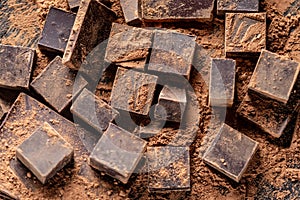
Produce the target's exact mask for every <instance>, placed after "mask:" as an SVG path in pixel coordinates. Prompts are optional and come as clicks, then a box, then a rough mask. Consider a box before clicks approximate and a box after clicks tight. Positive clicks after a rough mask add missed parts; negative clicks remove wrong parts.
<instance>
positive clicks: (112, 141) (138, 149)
mask: <svg viewBox="0 0 300 200" xmlns="http://www.w3.org/2000/svg"><path fill="white" fill-rule="evenodd" d="M146 144H147V142H145V141H144V140H142V139H140V138H138V137H136V136H135V135H133V134H131V133H129V132H127V131H125V130H124V129H122V128H120V127H118V126H116V125H114V124H110V125H109V127H108V129H107V130H106V131H105V132H104V133H103V135H102V137H101V139H100V140H99V142H98V143H97V145H96V146H95V148H94V150H93V152H92V153H91V156H90V165H91V166H92V167H94V168H96V169H98V170H101V171H103V172H105V173H106V174H108V175H110V176H111V177H113V178H116V179H118V180H120V181H121V182H123V183H124V184H126V183H127V182H128V180H129V178H130V176H131V174H132V173H133V171H134V169H135V167H136V166H137V164H138V162H139V161H140V159H141V157H142V155H143V152H144V150H145V148H146Z"/></svg>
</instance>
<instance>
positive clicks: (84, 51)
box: [63, 0, 116, 70]
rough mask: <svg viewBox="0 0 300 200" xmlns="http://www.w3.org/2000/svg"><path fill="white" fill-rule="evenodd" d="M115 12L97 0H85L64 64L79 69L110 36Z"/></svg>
mask: <svg viewBox="0 0 300 200" xmlns="http://www.w3.org/2000/svg"><path fill="white" fill-rule="evenodd" d="M115 16H116V15H115V13H114V12H113V11H112V10H110V9H109V8H108V7H106V6H105V5H103V4H102V3H99V2H98V1H97V0H83V1H82V2H81V4H80V7H79V10H78V12H77V15H76V19H75V22H74V26H73V28H72V31H71V35H70V37H69V40H68V43H67V47H66V50H65V53H64V56H63V64H65V65H66V66H68V67H69V68H71V69H74V70H78V69H79V68H80V66H81V64H82V63H83V61H84V60H85V58H86V56H87V55H88V54H89V53H90V52H91V51H92V50H93V49H94V48H95V47H96V46H97V45H99V44H100V43H101V42H103V41H104V40H106V39H107V38H108V36H109V31H110V29H111V24H112V21H114V19H115Z"/></svg>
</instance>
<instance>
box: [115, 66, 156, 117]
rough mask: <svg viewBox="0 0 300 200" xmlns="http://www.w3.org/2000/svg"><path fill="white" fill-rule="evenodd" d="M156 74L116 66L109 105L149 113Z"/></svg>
mask: <svg viewBox="0 0 300 200" xmlns="http://www.w3.org/2000/svg"><path fill="white" fill-rule="evenodd" d="M157 79H158V78H157V76H154V75H150V74H145V73H142V72H137V71H133V70H127V69H124V68H120V67H119V68H118V71H117V74H116V78H115V81H114V85H113V89H112V92H111V106H112V107H113V108H116V109H120V110H124V111H128V112H132V113H135V114H138V115H143V116H146V115H148V114H149V111H150V107H151V103H152V100H153V97H154V91H155V87H156V83H157Z"/></svg>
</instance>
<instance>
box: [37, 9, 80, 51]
mask: <svg viewBox="0 0 300 200" xmlns="http://www.w3.org/2000/svg"><path fill="white" fill-rule="evenodd" d="M75 17H76V15H75V14H73V13H70V12H66V11H64V10H60V9H57V8H54V7H51V8H50V10H49V12H48V15H47V18H46V22H45V25H44V29H43V32H42V36H41V39H40V41H39V43H38V45H39V48H40V49H41V50H47V51H50V52H54V53H64V51H65V49H66V46H67V42H68V39H69V36H70V33H71V29H72V27H73V25H74V21H75Z"/></svg>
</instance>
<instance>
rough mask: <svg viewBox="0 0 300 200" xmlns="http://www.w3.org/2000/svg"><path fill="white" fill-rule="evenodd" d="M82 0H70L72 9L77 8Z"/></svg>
mask: <svg viewBox="0 0 300 200" xmlns="http://www.w3.org/2000/svg"><path fill="white" fill-rule="evenodd" d="M80 2H81V0H68V4H69V7H70V9H71V10H77V9H78V8H79V6H80Z"/></svg>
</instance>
